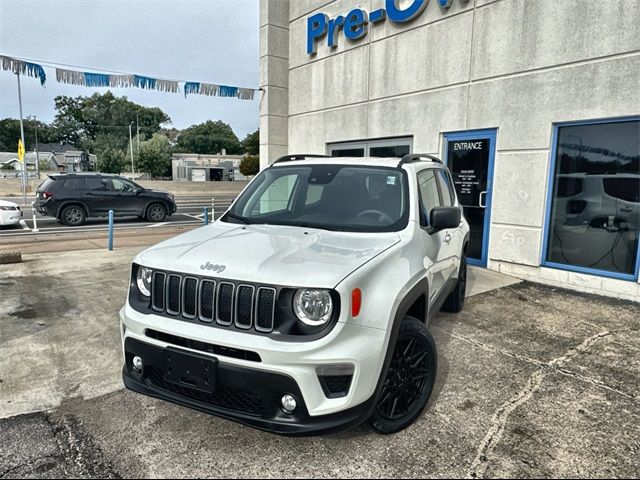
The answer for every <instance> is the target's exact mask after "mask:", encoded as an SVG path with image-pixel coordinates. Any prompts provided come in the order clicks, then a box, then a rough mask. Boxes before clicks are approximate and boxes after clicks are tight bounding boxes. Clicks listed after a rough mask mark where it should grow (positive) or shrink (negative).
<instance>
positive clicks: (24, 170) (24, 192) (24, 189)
mask: <svg viewBox="0 0 640 480" xmlns="http://www.w3.org/2000/svg"><path fill="white" fill-rule="evenodd" d="M16 77H18V105H19V108H20V139H21V140H22V145H24V124H23V122H22V90H21V89H20V73H19V72H16ZM22 204H23V205H25V206H26V205H27V158H26V157H25V158H23V159H22Z"/></svg>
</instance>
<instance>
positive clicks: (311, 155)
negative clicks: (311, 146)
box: [272, 153, 331, 165]
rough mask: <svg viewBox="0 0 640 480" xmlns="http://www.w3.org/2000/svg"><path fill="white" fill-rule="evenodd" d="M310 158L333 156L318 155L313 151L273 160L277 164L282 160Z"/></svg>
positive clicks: (291, 160) (290, 160)
mask: <svg viewBox="0 0 640 480" xmlns="http://www.w3.org/2000/svg"><path fill="white" fill-rule="evenodd" d="M308 158H331V157H330V156H329V155H317V154H313V153H309V154H304V153H297V154H295V155H285V156H284V157H280V158H278V159H277V160H276V161H275V162H273V163H272V165H275V164H276V163H282V162H293V161H295V160H306V159H308Z"/></svg>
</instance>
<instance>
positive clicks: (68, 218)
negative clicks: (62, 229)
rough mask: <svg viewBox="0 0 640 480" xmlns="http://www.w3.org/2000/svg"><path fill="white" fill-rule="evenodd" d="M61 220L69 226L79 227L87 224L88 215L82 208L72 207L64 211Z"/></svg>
mask: <svg viewBox="0 0 640 480" xmlns="http://www.w3.org/2000/svg"><path fill="white" fill-rule="evenodd" d="M60 220H61V221H62V223H64V224H65V225H67V226H70V227H78V226H80V225H82V224H83V223H84V222H85V220H86V214H85V213H84V209H83V208H82V207H80V206H78V205H71V206H69V207H65V209H64V210H63V211H62V214H61V215H60Z"/></svg>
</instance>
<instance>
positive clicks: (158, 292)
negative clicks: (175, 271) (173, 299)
mask: <svg viewBox="0 0 640 480" xmlns="http://www.w3.org/2000/svg"><path fill="white" fill-rule="evenodd" d="M166 279H167V276H166V275H165V274H164V273H159V272H156V273H154V274H153V285H152V289H151V290H152V291H151V297H152V300H151V304H152V305H153V309H154V310H158V311H163V310H164V282H165V280H166Z"/></svg>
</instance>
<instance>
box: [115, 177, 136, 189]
mask: <svg viewBox="0 0 640 480" xmlns="http://www.w3.org/2000/svg"><path fill="white" fill-rule="evenodd" d="M111 183H112V185H113V189H114V190H115V191H116V192H133V191H134V190H135V188H134V187H133V185H132V184H130V183H129V182H126V181H124V180H121V179H119V178H112V179H111Z"/></svg>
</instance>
